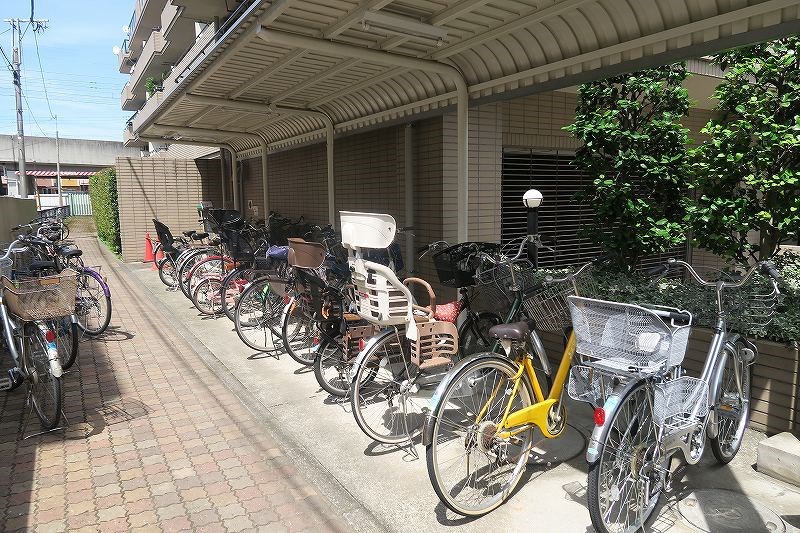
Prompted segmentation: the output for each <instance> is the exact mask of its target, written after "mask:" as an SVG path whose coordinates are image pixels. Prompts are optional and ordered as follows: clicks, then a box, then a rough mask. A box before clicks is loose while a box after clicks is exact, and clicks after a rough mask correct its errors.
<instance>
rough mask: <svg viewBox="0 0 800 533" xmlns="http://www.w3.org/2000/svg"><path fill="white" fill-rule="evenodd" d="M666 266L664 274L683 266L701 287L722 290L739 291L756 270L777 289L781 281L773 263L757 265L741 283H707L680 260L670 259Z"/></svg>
mask: <svg viewBox="0 0 800 533" xmlns="http://www.w3.org/2000/svg"><path fill="white" fill-rule="evenodd" d="M664 266H665V267H666V268H667V270H666V271H664V273H666V272H667V271H669V270H671V269H672V268H674V267H675V266H682V267H684V268H686V270H687V271H688V272H689V274H690V275H691V276H692V277H693V278H694V280H695V281H696V282H697V283H699V284H700V285H702V286H704V287H719V288H720V289H738V288H739V287H741V286H743V285H744V284H746V283H747V282H748V281H750V278H751V277H752V276H753V274H755V272H756V270H759V271H761V272H762V273H763V274H766V275H767V276H769V277H770V278H772V283H773V285H775V288H776V289H777V286H778V282H779V281H780V279H781V277H780V273H779V272H778V269H777V268H775V264H774V263H772V262H771V261H761V262H759V263H757V264H756V265H754V266H752V267H750V269H749V270H748V271H747V272H746V273H745V275H744V276H743V277H742V279H741V280H739V281H706V280H705V279H703V278H702V277H701V276H700V274H698V273H697V271H696V270H695V269H694V267H693V266H692V265H690V264H689V263H687V262H686V261H682V260H680V259H669V260H668V261H667V264H666V265H664Z"/></svg>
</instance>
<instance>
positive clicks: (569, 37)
mask: <svg viewBox="0 0 800 533" xmlns="http://www.w3.org/2000/svg"><path fill="white" fill-rule="evenodd" d="M798 32H800V7H798V2H797V0H272V1H271V2H268V1H266V0H254V1H253V2H251V3H250V4H242V6H241V7H240V9H239V10H238V11H237V13H236V14H235V16H234V17H232V21H231V22H229V23H228V24H227V25H225V26H223V28H222V29H221V30H220V31H219V32H218V34H217V35H215V36H214V37H213V38H210V39H208V38H206V39H205V40H204V39H201V40H200V41H199V43H200V45H202V47H201V48H200V49H199V50H197V51H192V52H190V54H189V55H188V56H187V58H185V59H184V60H183V61H181V63H180V64H179V65H178V67H177V68H175V69H174V70H173V72H172V74H171V75H170V76H169V77H168V78H167V79H166V80H165V83H164V92H163V94H160V95H159V96H158V97H157V98H151V99H150V101H148V102H147V103H146V104H145V106H144V108H142V110H141V111H140V112H139V113H138V114H137V116H136V117H134V119H133V120H132V122H131V124H130V125H129V128H128V130H127V131H126V134H125V135H126V143H127V144H134V143H136V142H137V140H138V139H141V140H144V139H148V140H150V139H154V138H160V139H166V140H167V142H177V143H180V142H186V143H203V142H206V143H209V144H212V143H213V144H215V145H218V146H220V145H224V146H225V147H226V148H227V149H230V150H231V151H235V152H248V151H250V150H252V151H253V154H252V155H255V152H260V153H261V154H262V179H263V181H264V187H263V190H264V193H263V194H264V205H265V206H268V201H267V200H268V194H267V185H268V179H267V160H266V155H264V154H266V152H267V151H268V150H270V149H275V148H281V147H285V146H289V145H292V144H295V143H302V142H308V141H310V140H313V139H314V138H316V137H322V136H323V135H324V136H326V137H327V139H328V159H327V166H328V204H329V218H330V222H331V223H335V219H336V217H335V212H334V199H333V189H334V187H333V184H334V177H333V135H334V133H335V132H343V131H348V130H354V129H359V128H363V127H366V126H370V125H374V124H381V123H385V122H388V121H392V120H402V119H404V118H405V117H407V116H409V115H413V114H418V113H426V112H428V113H429V112H437V111H439V110H442V109H444V108H447V107H449V106H451V105H453V104H455V107H456V111H457V113H456V114H457V117H458V120H457V166H458V193H457V196H458V199H457V202H458V205H459V210H458V218H459V220H458V239H459V241H464V240H466V238H467V217H468V206H469V203H468V198H467V194H468V180H467V172H468V153H467V150H468V142H467V135H468V125H467V118H468V114H467V108H468V106H469V105H474V104H476V103H479V102H481V101H484V102H485V101H489V100H497V99H508V98H513V97H515V96H520V95H523V94H531V93H535V92H541V91H546V90H554V89H558V88H563V87H568V86H571V85H575V84H576V83H580V82H582V81H586V80H590V79H596V78H601V77H605V76H608V75H611V74H614V73H620V72H625V71H633V70H636V69H640V68H643V67H647V66H652V65H656V64H664V63H668V62H671V61H675V60H678V59H682V58H689V57H697V56H701V55H704V54H708V53H712V52H715V51H719V50H722V49H725V48H730V47H733V46H737V45H742V44H747V43H752V42H756V41H760V40H766V39H770V38H776V37H780V36H784V35H788V34H793V33H798ZM205 43H207V44H205ZM200 45H198V47H200ZM234 181H235V180H234ZM234 202H235V205H236V206H238V198H237V197H236V188H234ZM265 209H268V207H265Z"/></svg>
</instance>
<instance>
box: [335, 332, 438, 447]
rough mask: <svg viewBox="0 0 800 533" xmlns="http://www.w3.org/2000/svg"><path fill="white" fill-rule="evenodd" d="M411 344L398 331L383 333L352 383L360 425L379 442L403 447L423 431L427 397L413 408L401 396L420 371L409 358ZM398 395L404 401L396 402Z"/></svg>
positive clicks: (359, 365)
mask: <svg viewBox="0 0 800 533" xmlns="http://www.w3.org/2000/svg"><path fill="white" fill-rule="evenodd" d="M408 344H409V343H408V340H407V339H406V338H405V336H404V335H401V334H399V333H397V332H395V330H394V329H387V330H384V331H383V332H382V333H379V334H378V335H377V336H376V338H375V340H374V342H373V341H371V342H370V346H369V347H368V348H367V349H366V350H365V352H364V353H362V354H361V355H360V356H359V361H358V363H357V365H356V368H355V371H354V375H353V378H352V380H351V382H350V405H351V407H352V410H353V417H354V418H355V420H356V424H358V427H359V429H361V431H363V432H364V434H365V435H367V436H368V437H369V438H371V439H372V440H374V441H376V442H380V443H383V444H401V443H404V442H408V441H410V440H411V439H413V438H415V437H416V436H417V435H419V434H420V433H421V432H422V425H423V424H424V421H425V417H426V416H427V412H428V400H427V398H420V399H418V400H417V401H412V402H411V404H410V407H411V409H409V408H408V407H409V406H408V405H406V404H405V403H403V397H402V394H401V387H402V386H403V385H404V384H408V383H412V382H413V380H414V378H415V377H416V374H417V372H418V371H419V369H418V368H417V367H415V366H414V365H412V364H411V361H410V360H409V358H408V357H407V356H406V354H410V348H409V345H408ZM406 394H408V393H406ZM396 396H399V397H400V401H397V402H395V401H394V398H395V397H396ZM395 403H396V404H395ZM401 403H402V404H403V405H401ZM398 409H400V411H402V412H398Z"/></svg>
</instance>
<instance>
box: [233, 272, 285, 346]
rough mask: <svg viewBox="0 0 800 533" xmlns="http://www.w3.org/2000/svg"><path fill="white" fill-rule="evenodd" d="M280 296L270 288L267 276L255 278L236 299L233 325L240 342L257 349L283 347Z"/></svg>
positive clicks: (282, 304)
mask: <svg viewBox="0 0 800 533" xmlns="http://www.w3.org/2000/svg"><path fill="white" fill-rule="evenodd" d="M283 306H284V303H283V298H281V297H280V296H278V295H277V294H275V293H274V292H273V291H272V290H270V288H269V281H268V280H267V279H261V280H256V281H255V282H253V284H252V285H250V286H249V287H247V289H245V290H244V292H243V293H242V296H241V297H240V298H239V301H238V302H236V312H235V314H234V321H233V322H234V326H235V329H236V334H237V335H238V336H239V338H240V339H241V341H242V342H243V343H244V344H245V345H246V346H248V347H249V348H252V349H253V350H256V351H259V352H268V351H273V350H279V349H281V348H282V347H283V341H282V339H281V334H280V320H281V312H282V311H283Z"/></svg>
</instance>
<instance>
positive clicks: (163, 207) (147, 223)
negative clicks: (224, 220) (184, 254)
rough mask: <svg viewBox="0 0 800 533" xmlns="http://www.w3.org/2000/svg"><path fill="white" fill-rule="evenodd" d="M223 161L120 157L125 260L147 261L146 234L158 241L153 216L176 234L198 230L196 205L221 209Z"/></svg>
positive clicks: (120, 205) (118, 176)
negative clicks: (203, 203) (204, 203)
mask: <svg viewBox="0 0 800 533" xmlns="http://www.w3.org/2000/svg"><path fill="white" fill-rule="evenodd" d="M220 179H221V178H220V163H219V160H215V159H162V158H142V159H139V158H122V157H120V158H117V192H118V196H119V218H120V231H121V233H122V258H123V260H124V261H141V260H142V259H143V258H144V235H145V232H148V231H149V232H150V235H151V236H153V237H155V231H154V229H153V222H152V219H153V218H158V219H159V220H161V221H163V222H164V223H165V224H166V225H167V226H169V227H170V228H171V229H172V231H173V233H174V234H176V235H177V234H179V233H180V232H181V231H183V230H186V229H193V228H199V224H198V222H197V204H198V203H199V202H200V201H202V200H210V201H212V202H214V205H221V203H222V192H221V183H220Z"/></svg>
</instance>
